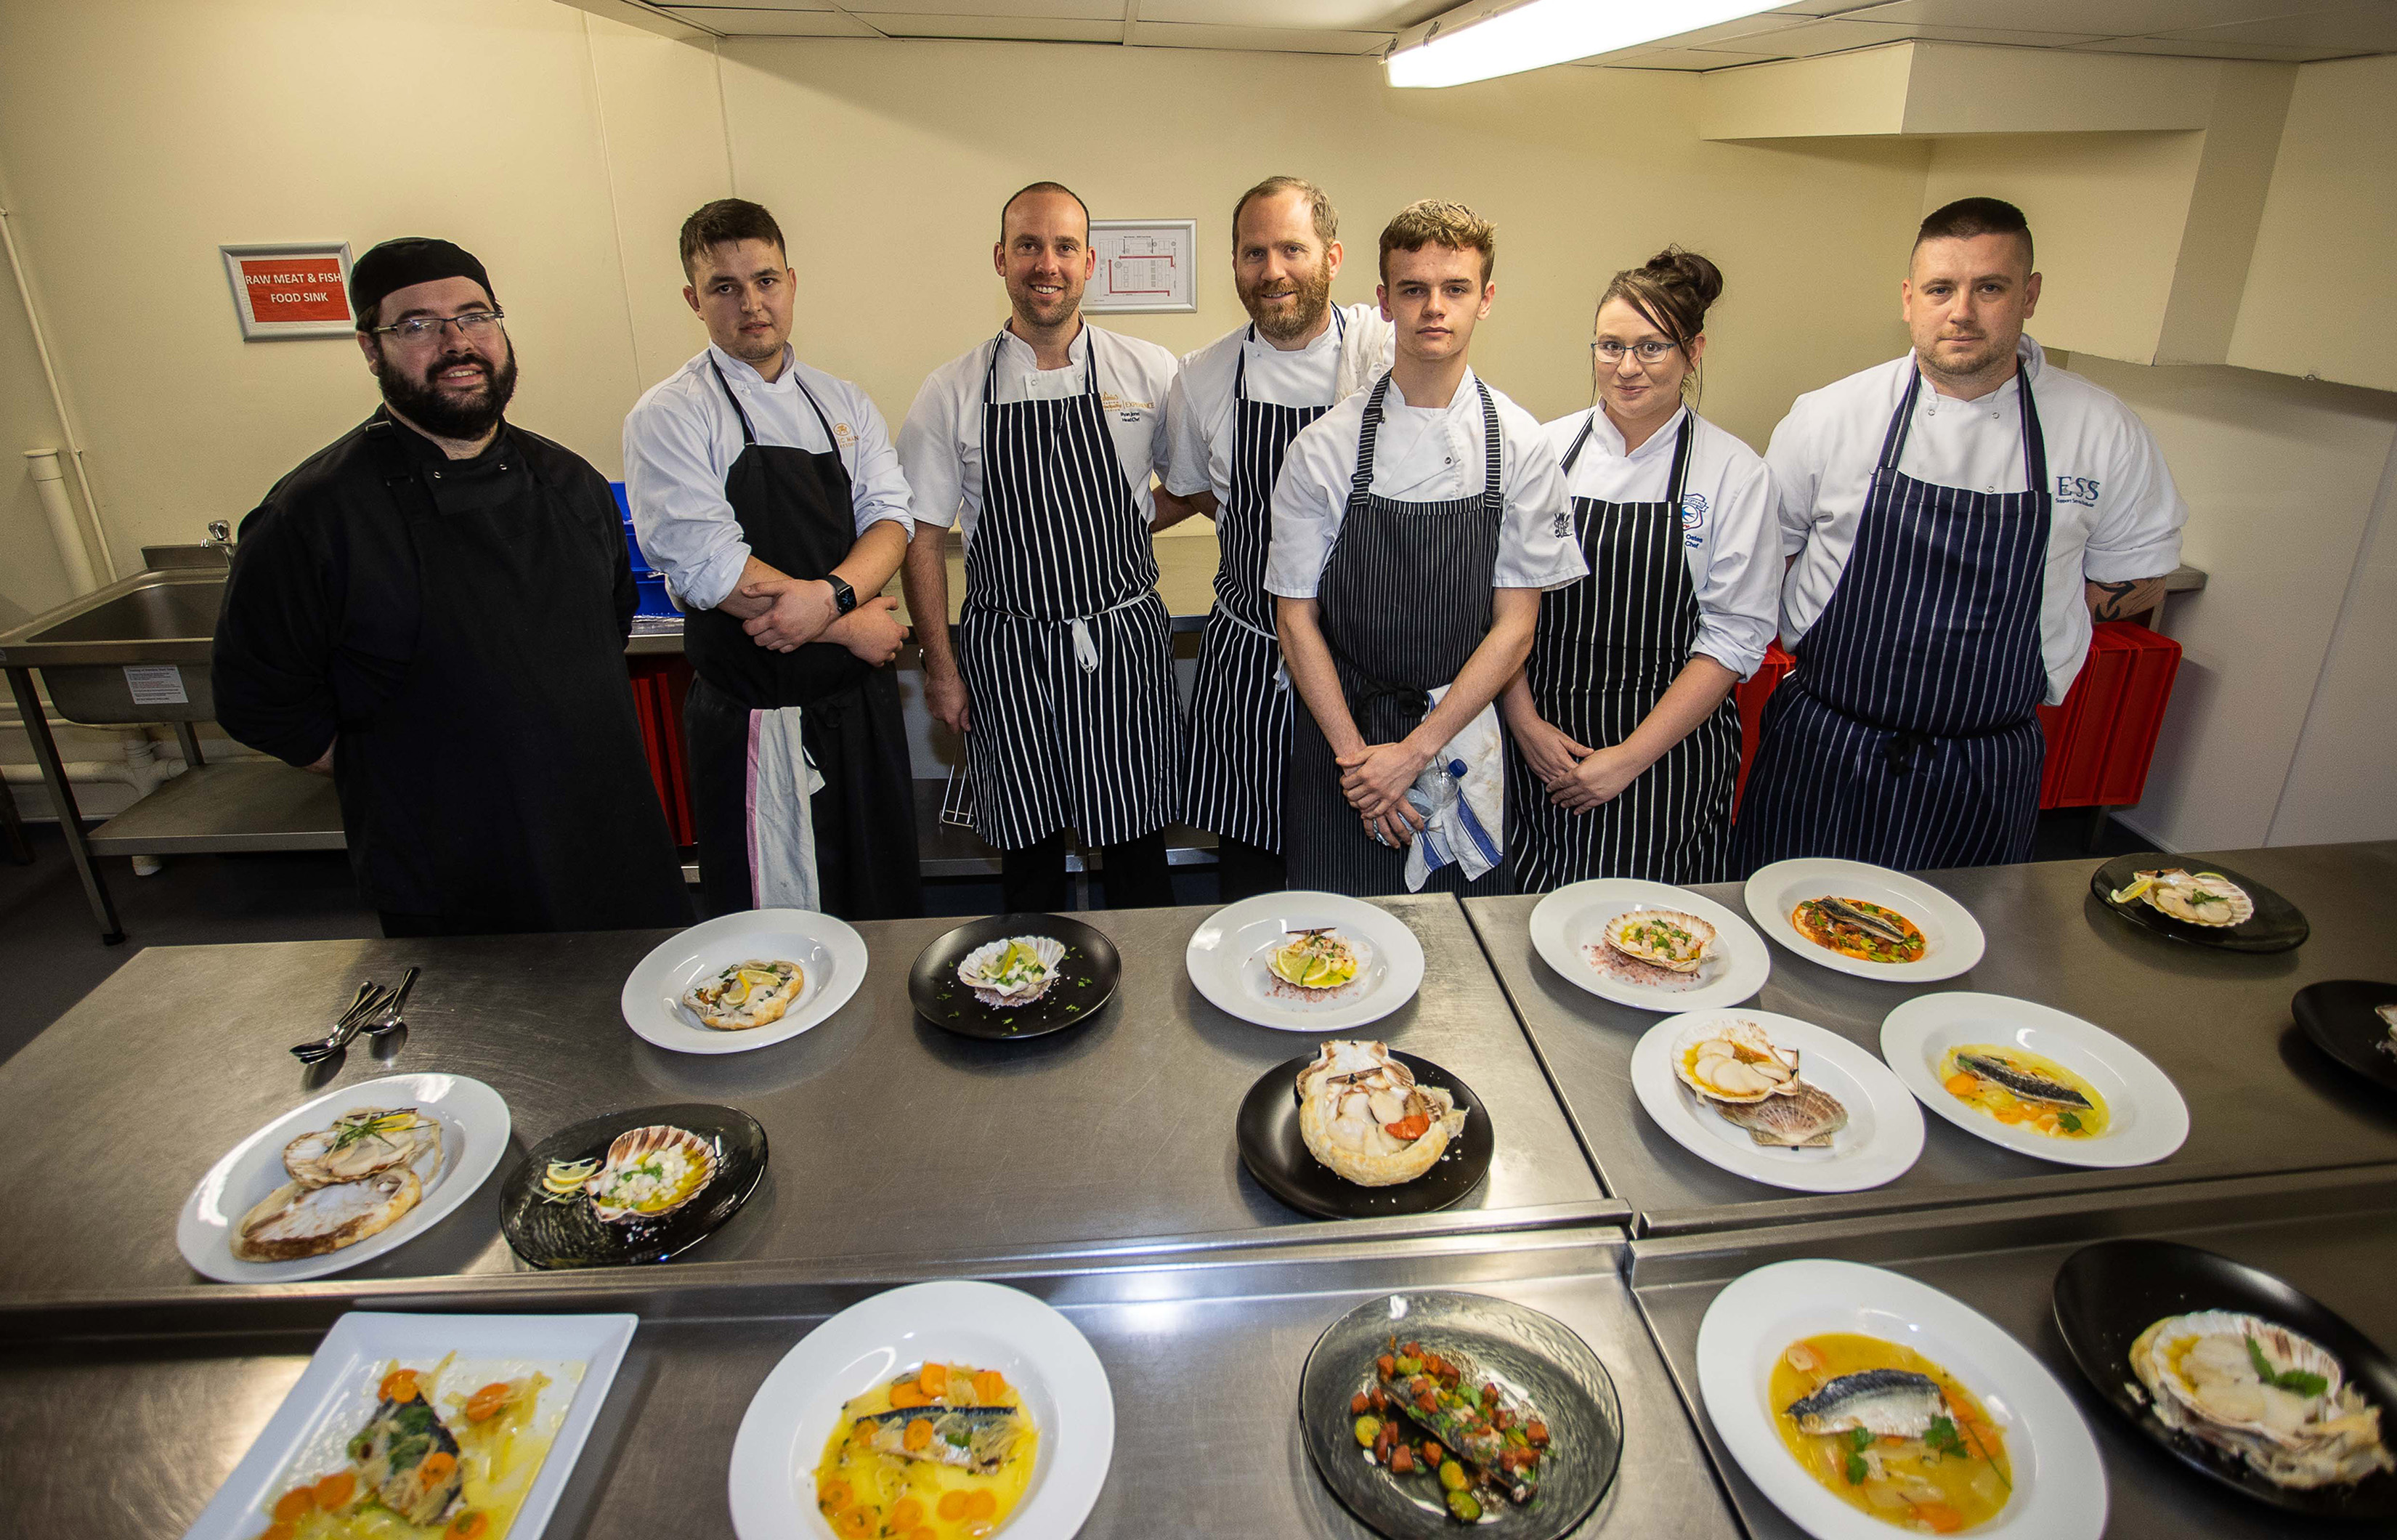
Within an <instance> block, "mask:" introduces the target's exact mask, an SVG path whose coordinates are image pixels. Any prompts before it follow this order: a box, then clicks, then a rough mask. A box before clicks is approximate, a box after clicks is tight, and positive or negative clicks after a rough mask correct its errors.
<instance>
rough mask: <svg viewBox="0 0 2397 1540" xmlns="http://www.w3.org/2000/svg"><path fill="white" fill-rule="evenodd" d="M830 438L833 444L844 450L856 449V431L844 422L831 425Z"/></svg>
mask: <svg viewBox="0 0 2397 1540" xmlns="http://www.w3.org/2000/svg"><path fill="white" fill-rule="evenodd" d="M832 437H833V442H834V443H836V444H837V445H839V446H840V447H841V448H842V449H855V448H857V430H856V429H855V428H852V427H850V425H849V424H848V423H846V422H836V423H834V424H833V425H832Z"/></svg>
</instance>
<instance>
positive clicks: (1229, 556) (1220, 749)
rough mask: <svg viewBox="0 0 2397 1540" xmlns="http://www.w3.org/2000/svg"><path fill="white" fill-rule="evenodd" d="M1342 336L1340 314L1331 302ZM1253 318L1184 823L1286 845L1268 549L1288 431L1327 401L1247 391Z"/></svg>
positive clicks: (1283, 735)
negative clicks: (1256, 397)
mask: <svg viewBox="0 0 2397 1540" xmlns="http://www.w3.org/2000/svg"><path fill="white" fill-rule="evenodd" d="M1332 319H1333V321H1334V322H1335V323H1336V324H1337V325H1338V327H1339V328H1340V336H1341V337H1342V338H1343V339H1346V336H1347V335H1348V320H1347V317H1346V315H1344V314H1343V313H1342V312H1340V311H1339V310H1336V309H1335V310H1333V311H1332ZM1256 335H1257V328H1255V327H1254V326H1252V327H1250V328H1249V331H1248V336H1247V337H1246V338H1244V339H1242V341H1241V344H1240V349H1239V357H1238V362H1236V363H1235V364H1234V366H1233V369H1232V411H1233V413H1234V426H1233V432H1232V481H1231V486H1230V488H1229V490H1230V493H1231V500H1230V502H1227V503H1226V504H1225V506H1224V507H1223V508H1222V509H1220V510H1218V511H1217V513H1216V516H1215V539H1216V541H1217V542H1218V543H1219V544H1220V545H1221V546H1222V548H1223V556H1222V559H1221V560H1220V561H1218V562H1217V564H1216V567H1215V608H1214V609H1213V610H1212V612H1210V613H1209V615H1208V617H1207V630H1206V633H1205V635H1204V636H1201V638H1200V639H1199V643H1198V681H1197V684H1196V686H1195V688H1194V689H1193V690H1192V691H1191V696H1190V724H1189V725H1190V730H1189V733H1188V736H1187V738H1186V740H1185V745H1184V757H1183V778H1182V822H1183V823H1185V824H1188V825H1190V826H1191V827H1192V828H1194V829H1211V830H1212V831H1213V832H1215V833H1216V834H1220V835H1224V836H1225V837H1229V838H1232V839H1237V840H1239V841H1241V842H1242V843H1243V844H1248V845H1253V846H1255V847H1256V848H1257V849H1259V850H1280V849H1281V779H1282V768H1283V765H1284V762H1285V761H1286V760H1287V759H1288V758H1289V757H1290V719H1291V691H1290V676H1288V675H1287V674H1285V673H1284V672H1283V671H1282V666H1281V644H1280V643H1279V641H1278V640H1276V639H1275V635H1274V601H1273V596H1272V595H1270V594H1268V593H1266V592H1265V557H1266V556H1267V554H1268V552H1269V551H1270V550H1271V548H1272V545H1273V489H1274V482H1275V480H1276V479H1277V478H1278V477H1279V476H1280V475H1281V462H1282V460H1283V458H1284V457H1285V456H1286V455H1288V454H1289V452H1290V445H1291V440H1292V439H1294V438H1296V437H1297V436H1298V435H1299V433H1300V431H1301V430H1303V429H1305V428H1306V425H1307V424H1308V423H1310V422H1314V421H1315V420H1316V419H1317V418H1319V417H1321V416H1322V415H1323V414H1324V413H1325V412H1327V411H1330V410H1331V409H1332V404H1331V403H1330V402H1326V403H1325V404H1324V405H1322V406H1319V407H1284V406H1278V405H1276V404H1275V403H1273V402H1270V401H1252V400H1250V399H1249V392H1248V379H1249V355H1248V344H1249V343H1250V342H1251V341H1255V340H1256Z"/></svg>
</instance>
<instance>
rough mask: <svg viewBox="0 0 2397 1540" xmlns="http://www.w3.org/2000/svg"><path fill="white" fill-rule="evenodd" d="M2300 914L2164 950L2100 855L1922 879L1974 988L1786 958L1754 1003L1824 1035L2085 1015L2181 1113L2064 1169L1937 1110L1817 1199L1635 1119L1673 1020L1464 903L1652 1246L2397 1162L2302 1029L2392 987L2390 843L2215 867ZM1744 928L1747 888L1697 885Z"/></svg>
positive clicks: (1517, 918) (2393, 1147)
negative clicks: (2125, 901) (1838, 1189)
mask: <svg viewBox="0 0 2397 1540" xmlns="http://www.w3.org/2000/svg"><path fill="white" fill-rule="evenodd" d="M2191 859H2197V860H2206V859H2213V860H2219V861H2221V862H2222V863H2224V864H2228V865H2230V866H2232V867H2234V868H2235V869H2237V870H2239V871H2242V872H2244V873H2247V874H2249V875H2250V876H2253V877H2256V878H2257V879H2258V880H2260V881H2262V882H2265V883H2267V884H2269V885H2270V886H2271V887H2273V888H2275V889H2277V890H2278V891H2280V892H2281V893H2282V894H2283V895H2284V896H2286V897H2287V898H2288V899H2290V900H2291V901H2292V902H2293V903H2295V904H2297V906H2298V907H2299V908H2301V909H2303V910H2304V911H2305V913H2306V917H2307V918H2308V919H2309V920H2310V921H2311V923H2312V927H2313V934H2312V937H2311V939H2310V940H2309V941H2308V942H2307V943H2306V944H2304V945H2303V946H2302V947H2299V948H2298V949H2297V951H2295V952H2284V953H2280V954H2277V955H2274V956H2270V957H2247V956H2240V955H2234V954H2231V953H2226V952H2217V951H2214V950H2211V949H2209V948H2204V947H2198V946H2191V945H2188V944H2182V943H2178V942H2174V941H2170V940H2167V939H2165V938H2163V937H2161V936H2157V935H2155V934H2152V933H2150V932H2149V931H2144V930H2142V929H2140V928H2138V927H2136V926H2134V925H2130V924H2127V923H2125V922H2123V921H2122V919H2120V918H2118V917H2115V916H2114V915H2111V914H2109V913H2108V912H2107V911H2106V909H2105V907H2104V905H2102V904H2099V903H2098V902H2097V901H2096V899H2095V898H2093V897H2092V896H2091V895H2090V892H2089V874H2090V872H2091V871H2092V870H2094V869H2095V868H2096V866H2097V865H2098V864H2099V863H2097V862H2096V861H2059V862H2045V863H2039V864H2030V865H2021V866H1989V867H1975V868H1972V869H1968V870H1962V871H1952V872H1939V873H1934V874H1931V875H1930V880H1932V881H1933V882H1935V883H1936V884H1937V885H1938V886H1939V887H1941V888H1942V889H1945V890H1946V891H1948V892H1949V893H1951V894H1953V895H1954V896H1955V897H1956V898H1957V899H1958V900H1960V901H1961V902H1962V904H1964V906H1965V907H1966V908H1968V909H1970V910H1972V912H1973V915H1974V917H1975V918H1976V919H1978V920H1979V921H1980V924H1981V928H1982V930H1983V931H1985V932H1986V933H1987V935H1988V938H1989V950H1988V953H1987V955H1986V956H1984V957H1983V958H1982V959H1981V962H1980V963H1979V965H1978V966H1976V967H1975V968H1974V969H1973V970H1972V971H1971V972H1969V973H1966V974H1964V975H1963V976H1962V977H1960V978H1956V979H1951V980H1947V981H1943V982H1941V983H1938V984H1929V985H1924V986H1916V987H1909V986H1907V985H1903V984H1882V983H1878V982H1875V981H1873V980H1869V979H1860V978H1855V977H1853V976H1851V975H1849V974H1845V973H1839V972H1834V971H1832V970H1830V969H1828V968H1825V967H1822V966H1821V965H1819V964H1817V963H1814V962H1812V961H1809V960H1806V959H1804V958H1801V957H1799V956H1797V955H1796V954H1794V953H1791V952H1789V951H1788V950H1786V949H1784V948H1782V947H1780V946H1778V945H1773V944H1771V943H1767V944H1768V945H1772V947H1773V975H1772V977H1771V979H1770V980H1768V981H1767V982H1766V984H1765V985H1764V988H1763V990H1762V992H1761V994H1760V995H1759V996H1758V998H1757V999H1756V1001H1755V1004H1756V1006H1757V1008H1758V1009H1760V1010H1764V1011H1779V1012H1781V1013H1783V1014H1786V1015H1791V1016H1796V1017H1798V1018H1800V1019H1801V1020H1804V1021H1809V1022H1813V1023H1815V1024H1818V1025H1821V1026H1824V1027H1827V1028H1828V1029H1830V1030H1831V1031H1834V1032H1837V1033H1839V1034H1840V1035H1841V1036H1842V1037H1844V1038H1849V1039H1850V1040H1852V1041H1854V1042H1856V1043H1858V1044H1860V1045H1862V1046H1863V1047H1864V1048H1865V1049H1866V1050H1867V1051H1869V1052H1873V1053H1876V1054H1877V1053H1878V1052H1879V1051H1880V1041H1881V1019H1882V1018H1883V1017H1884V1016H1886V1015H1887V1014H1888V1013H1889V1012H1890V1011H1892V1010H1893V1009H1895V1007H1896V1006H1897V1005H1898V1004H1899V1003H1900V1002H1901V1001H1904V1000H1907V999H1910V998H1913V997H1915V996H1917V995H1922V994H1928V993H1932V992H1934V991H1937V990H1950V989H1967V990H1980V991H1985V992H1988V993H1991V994H1999V995H2015V996H2019V997H2021V998H2025V999H2031V1000H2037V1001H2039V1002H2040V1003H2042V1004H2043V1005H2049V1006H2054V1007H2055V1008H2056V1009H2057V1010H2059V1011H2070V1012H2072V1013H2073V1014H2074V1015H2077V1016H2082V1017H2085V1018H2087V1019H2088V1020H2090V1021H2093V1022H2095V1023H2096V1024H2098V1025H2100V1026H2102V1027H2104V1028H2106V1029H2107V1030H2108V1031H2109V1032H2112V1033H2114V1034H2116V1035H2118V1036H2120V1037H2122V1038H2125V1039H2126V1040H2128V1041H2129V1042H2131V1043H2133V1044H2134V1045H2136V1047H2137V1048H2138V1049H2139V1051H2141V1052H2143V1053H2146V1054H2147V1055H2148V1056H2149V1058H2151V1059H2153V1060H2155V1062H2156V1063H2157V1064H2158V1065H2162V1066H2163V1069H2164V1071H2165V1073H2167V1074H2169V1075H2170V1076H2171V1077H2172V1078H2173V1082H2174V1083H2175V1084H2176V1086H2178V1087H2179V1088H2180V1093H2181V1096H2182V1098H2183V1099H2184V1100H2185V1101H2187V1102H2188V1104H2189V1139H2188V1142H2187V1143H2185V1144H2184V1145H2182V1146H2181V1148H2180V1150H2179V1152H2178V1153H2177V1154H2176V1155H2174V1156H2173V1157H2172V1158H2169V1159H2167V1160H2164V1161H2163V1162H2161V1163H2160V1164H2157V1165H2153V1166H2139V1167H2133V1168H2130V1169H2128V1170H2121V1171H2085V1170H2081V1169H2078V1168H2074V1167H2069V1166H2059V1165H2054V1164H2051V1163H2049V1162H2047V1161H2044V1160H2039V1159H2035V1158H2031V1157H2029V1156H2027V1155H2017V1154H2015V1153H2014V1152H2013V1151H2011V1150H2006V1149H2002V1148H2000V1147H1999V1146H1998V1145H1993V1144H1990V1143H1989V1141H1987V1140H1984V1139H1976V1138H1975V1137H1973V1136H1972V1135H1971V1134H1969V1133H1966V1132H1964V1131H1963V1130H1962V1129H1959V1128H1955V1127H1953V1126H1951V1125H1950V1124H1948V1122H1947V1121H1946V1120H1945V1119H1944V1118H1937V1117H1934V1116H1932V1115H1930V1114H1929V1113H1927V1112H1926V1113H1925V1115H1924V1117H1923V1122H1924V1124H1925V1128H1924V1131H1923V1144H1922V1159H1920V1160H1919V1161H1917V1162H1916V1164H1915V1166H1914V1169H1913V1170H1912V1171H1910V1172H1908V1173H1907V1174H1906V1175H1904V1176H1902V1177H1900V1178H1898V1179H1897V1180H1896V1181H1895V1182H1894V1183H1891V1184H1890V1185H1887V1186H1884V1187H1880V1188H1876V1189H1873V1190H1871V1191H1868V1192H1861V1193H1838V1194H1825V1195H1820V1196H1816V1195H1811V1194H1805V1193H1795V1192H1788V1191H1785V1190H1783V1189H1780V1188H1777V1187H1770V1186H1766V1185H1763V1184H1761V1183H1758V1182H1751V1181H1749V1180H1748V1179H1747V1178H1745V1177H1740V1176H1734V1175H1733V1174H1732V1173H1730V1172H1725V1171H1721V1170H1719V1169H1717V1168H1716V1167H1714V1166H1710V1165H1707V1164H1706V1163H1705V1162H1703V1161H1701V1160H1699V1159H1698V1158H1696V1157H1694V1156H1693V1155H1691V1154H1690V1153H1689V1152H1688V1151H1686V1150H1684V1149H1682V1148H1681V1145H1678V1144H1676V1143H1674V1142H1673V1140H1672V1139H1671V1138H1670V1137H1669V1136H1667V1134H1666V1133H1665V1132H1663V1131H1662V1130H1660V1129H1659V1128H1657V1126H1656V1125H1655V1123H1654V1121H1653V1120H1652V1119H1650V1118H1649V1117H1648V1115H1647V1114H1646V1113H1645V1112H1643V1111H1641V1110H1640V1105H1639V1101H1638V1098H1637V1097H1635V1096H1634V1095H1633V1094H1632V1091H1631V1081H1630V1065H1631V1050H1632V1045H1633V1044H1634V1043H1636V1042H1637V1041H1638V1040H1639V1038H1640V1034H1642V1033H1644V1032H1645V1031H1647V1030H1648V1028H1649V1027H1651V1026H1653V1025H1654V1024H1656V1023H1657V1022H1659V1021H1661V1020H1663V1019H1664V1018H1663V1017H1662V1016H1660V1015H1656V1014H1653V1013H1651V1012H1648V1011H1636V1010H1633V1009H1632V1008H1630V1007H1628V1006H1623V1005H1617V1004H1614V1002H1612V1001H1610V1000H1604V999H1600V998H1599V997H1597V996H1596V995H1592V994H1590V993H1588V992H1587V990H1584V989H1582V988H1580V987H1578V986H1577V985H1575V984H1570V983H1568V982H1566V981H1565V980H1564V979H1561V978H1560V977H1559V976H1558V975H1557V974H1556V973H1554V972H1552V971H1550V970H1549V968H1548V966H1547V963H1545V962H1543V961H1541V960H1540V958H1539V957H1538V955H1537V954H1536V953H1534V952H1533V949H1532V942H1531V934H1530V931H1529V923H1530V919H1531V914H1532V910H1533V907H1534V906H1536V904H1538V900H1537V899H1536V898H1533V897H1528V896H1526V897H1517V898H1493V899H1473V900H1469V901H1468V902H1467V903H1466V913H1467V914H1469V915H1470V916H1471V917H1472V919H1473V924H1474V929H1475V931H1477V932H1478V933H1479V934H1480V937H1481V941H1482V945H1483V946H1484V948H1485V949H1486V950H1487V951H1488V953H1489V955H1490V959H1491V961H1492V963H1493V966H1495V967H1496V969H1497V970H1498V976H1499V978H1500V980H1501V981H1502V982H1503V983H1504V984H1506V993H1507V998H1509V999H1510V1000H1512V1001H1513V1003H1514V1006H1515V1009H1516V1011H1518V1012H1519V1013H1520V1015H1521V1016H1522V1019H1523V1022H1524V1024H1525V1027H1526V1030H1528V1031H1529V1033H1530V1034H1531V1037H1532V1040H1533V1044H1534V1046H1535V1047H1536V1048H1537V1049H1538V1051H1539V1052H1540V1055H1541V1057H1542V1059H1543V1060H1544V1061H1545V1062H1546V1064H1547V1067H1548V1070H1549V1074H1550V1076H1551V1078H1553V1079H1554V1081H1555V1084H1556V1088H1557V1091H1558V1093H1559V1095H1560V1098H1561V1099H1562V1101H1563V1103H1564V1105H1565V1108H1566V1110H1567V1112H1568V1113H1569V1114H1570V1116H1571V1117H1572V1118H1573V1126H1574V1128H1575V1129H1576V1131H1578V1132H1579V1133H1580V1135H1581V1137H1582V1140H1583V1142H1584V1143H1585V1144H1586V1145H1587V1147H1588V1149H1589V1152H1590V1154H1591V1157H1592V1158H1593V1159H1595V1160H1596V1162H1597V1164H1598V1168H1599V1172H1600V1176H1601V1178H1602V1179H1603V1180H1604V1181H1605V1183H1606V1186H1607V1190H1608V1191H1609V1192H1611V1193H1613V1194H1614V1195H1615V1196H1616V1197H1618V1198H1621V1199H1625V1200H1627V1202H1629V1203H1630V1204H1631V1206H1632V1208H1633V1209H1635V1210H1637V1211H1638V1212H1639V1213H1640V1233H1641V1234H1674V1233H1679V1232H1684V1231H1690V1230H1703V1229H1718V1228H1734V1227H1738V1226H1744V1225H1766V1224H1778V1223H1784V1222H1788V1221H1793V1220H1801V1219H1813V1218H1825V1217H1829V1216H1833V1215H1839V1214H1855V1213H1867V1212H1876V1211H1886V1210H1894V1209H1903V1208H1922V1207H1925V1206H1929V1205H1935V1204H1964V1203H1983V1202H1989V1201H1993V1200H1997V1199H2010V1198H2021V1197H2027V1196H2029V1195H2032V1194H2042V1193H2069V1192H2082V1191H2090V1190H2096V1189H2106V1190H2122V1189H2127V1188H2135V1187H2142V1186H2152V1185H2157V1184H2162V1183H2172V1182H2188V1181H2194V1180H2198V1179H2202V1178H2209V1177H2223V1176H2245V1175H2255V1174H2259V1173H2264V1172H2297V1171H2305V1170H2309V1169H2319V1168H2330V1167H2342V1166H2356V1165H2364V1164H2369V1163H2372V1162H2376V1161H2391V1160H2397V1105H2390V1099H2389V1098H2388V1097H2386V1096H2385V1095H2383V1094H2382V1093H2381V1092H2380V1091H2378V1089H2377V1088H2376V1087H2374V1086H2371V1085H2368V1084H2365V1083H2364V1082H2363V1081H2361V1080H2359V1079H2358V1078H2355V1077H2354V1076H2352V1075H2350V1073H2349V1072H2347V1071H2346V1070H2344V1069H2342V1068H2340V1067H2339V1066H2337V1065H2335V1064H2333V1063H2331V1062H2330V1061H2329V1060H2327V1059H2325V1058H2324V1057H2323V1055H2322V1054H2321V1053H2319V1052H2318V1051H2316V1050H2315V1049H2314V1047H2313V1045H2312V1044H2311V1043H2310V1042H2309V1041H2308V1040H2307V1039H2306V1038H2305V1037H2304V1035H2303V1034H2302V1033H2300V1032H2299V1031H2298V1030H2297V1027H2296V1026H2295V1024H2292V1022H2291V1021H2290V1018H2289V998H2290V996H2292V995H2293V994H2295V993H2296V992H2297V989H2299V988H2300V987H2301V986H2303V985H2305V984H2311V983H2313V982H2315V981H2316V980H2319V979H2336V978H2357V977H2364V978H2385V977H2388V976H2389V975H2390V970H2391V969H2392V968H2397V910H2392V909H2391V908H2390V904H2389V903H2388V899H2387V895H2388V893H2389V892H2390V891H2392V890H2397V843H2386V842H2384V843H2379V844H2366V845H2323V846H2308V847H2297V848H2289V849H2281V850H2231V851H2216V852H2212V853H2211V855H2209V856H2195V857H2192V858H2191ZM1697 891H1700V892H1703V893H1705V894H1707V896H1708V897H1710V898H1713V899H1716V900H1718V901H1720V902H1721V903H1722V904H1726V905H1728V906H1730V907H1731V908H1733V909H1734V910H1735V911H1738V912H1740V913H1742V914H1745V913H1746V912H1747V910H1746V905H1745V904H1744V903H1743V902H1742V899H1741V897H1740V889H1739V888H1738V887H1737V886H1736V885H1734V884H1729V883H1726V884H1722V885H1720V886H1717V887H1710V888H1701V889H1699V890H1697Z"/></svg>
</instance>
